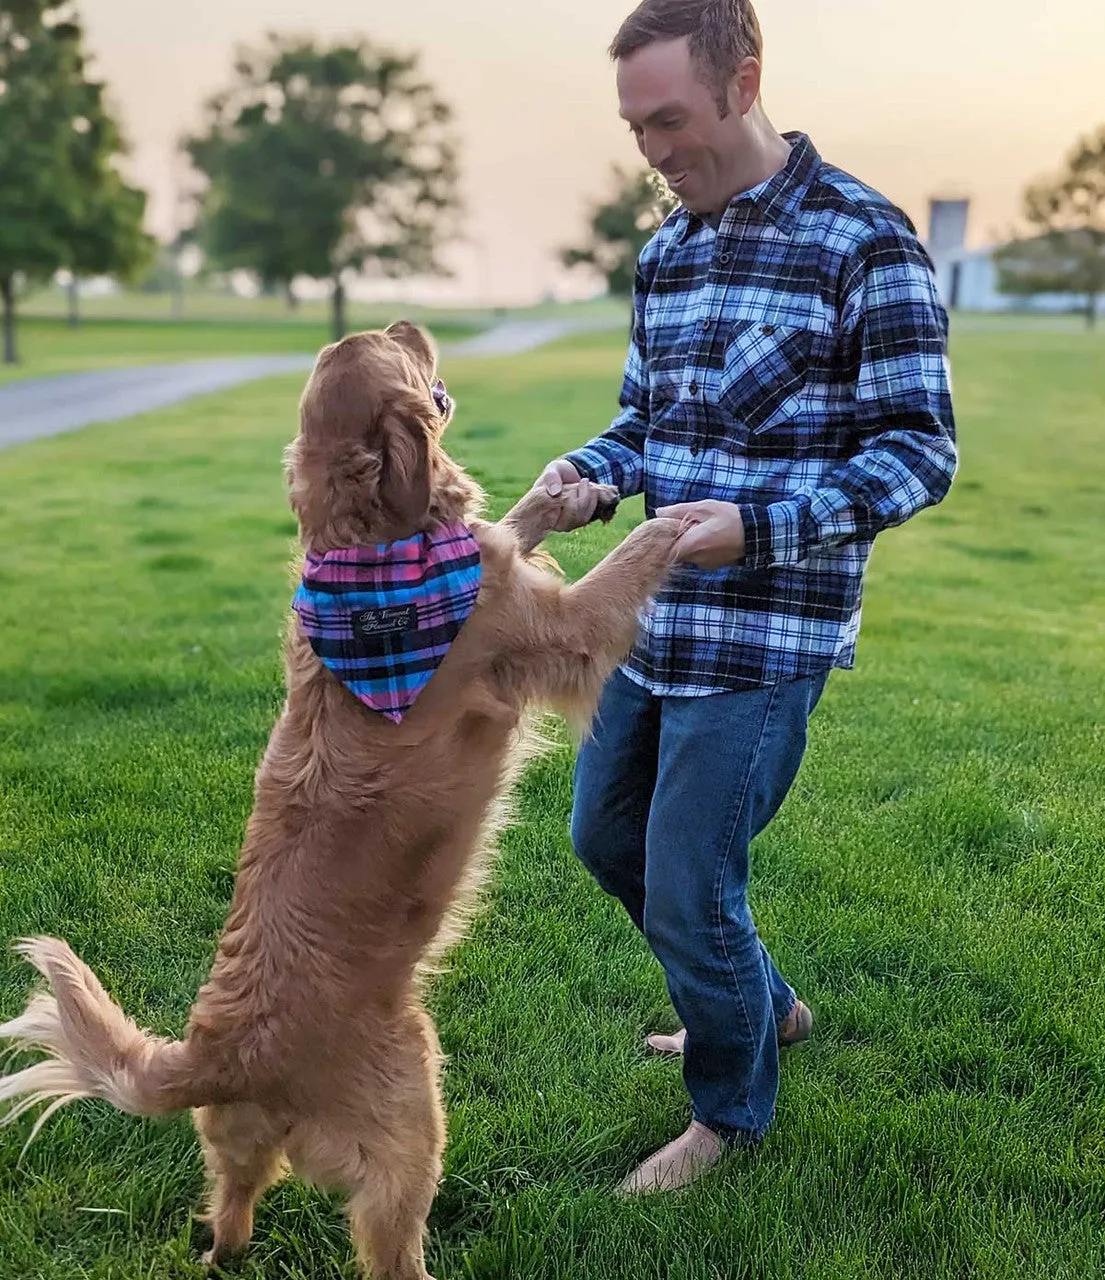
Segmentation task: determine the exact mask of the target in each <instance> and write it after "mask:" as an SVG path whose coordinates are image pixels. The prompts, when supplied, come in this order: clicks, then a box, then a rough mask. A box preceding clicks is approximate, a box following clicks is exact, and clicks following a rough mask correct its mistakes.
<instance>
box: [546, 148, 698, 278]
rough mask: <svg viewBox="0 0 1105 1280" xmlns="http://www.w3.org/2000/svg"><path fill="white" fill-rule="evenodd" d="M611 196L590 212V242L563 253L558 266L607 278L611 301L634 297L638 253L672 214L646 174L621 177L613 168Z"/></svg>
mask: <svg viewBox="0 0 1105 1280" xmlns="http://www.w3.org/2000/svg"><path fill="white" fill-rule="evenodd" d="M614 185H615V188H616V190H615V194H614V197H613V199H612V200H608V201H607V202H606V203H605V204H597V205H595V206H594V207H593V209H592V211H591V222H590V227H591V239H590V242H589V243H588V244H587V245H585V246H583V247H582V248H578V249H564V250H562V251H561V254H560V261H561V262H562V263H563V264H564V265H565V266H566V267H576V266H588V267H591V268H592V269H593V270H595V271H597V272H598V273H599V274H600V275H602V276H604V277H605V278H606V287H607V289H608V290H609V291H610V293H612V294H614V295H615V297H624V298H629V297H632V296H633V277H634V274H635V271H636V266H637V258H638V257H639V255H640V252H641V250H642V249H643V248H644V247H645V245H646V244H647V243H648V242H649V240H651V239H652V237H653V235H654V234H655V232H656V230H657V229H658V228H659V226H660V224H661V223H662V222H663V221H664V219H665V218H666V217H667V216H668V214H669V213H671V211H672V210H673V209H674V208H675V205H676V200H675V197H674V196H673V195H672V194H671V192H670V191H669V190H668V188H667V184H666V183H665V182H664V181H663V179H662V178H661V177H660V176H659V175H658V174H656V173H654V172H653V171H652V170H651V169H642V170H640V171H638V172H637V173H626V172H625V170H624V169H622V168H620V167H619V166H618V165H615V166H614Z"/></svg>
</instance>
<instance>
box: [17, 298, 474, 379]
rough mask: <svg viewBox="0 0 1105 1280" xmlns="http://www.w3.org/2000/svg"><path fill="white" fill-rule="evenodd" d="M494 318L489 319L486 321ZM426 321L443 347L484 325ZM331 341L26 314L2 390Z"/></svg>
mask: <svg viewBox="0 0 1105 1280" xmlns="http://www.w3.org/2000/svg"><path fill="white" fill-rule="evenodd" d="M403 314H404V313H403V309H402V308H401V307H397V308H396V309H395V310H394V312H390V313H386V314H385V313H380V314H375V313H374V314H372V315H364V316H355V317H352V318H351V323H353V324H361V325H370V324H371V325H374V326H375V325H380V324H385V323H388V322H389V321H390V320H392V319H396V318H398V317H399V316H401V315H403ZM489 322H490V318H489V317H488V318H487V323H489ZM427 323H428V324H429V326H430V328H431V329H432V331H433V333H434V334H435V336H436V337H437V338H438V340H439V341H440V342H451V341H455V340H458V339H461V338H466V337H469V336H471V335H472V334H475V333H478V332H479V331H480V330H481V329H482V328H485V327H486V323H484V322H481V321H480V320H479V319H478V318H476V317H474V316H473V317H468V316H460V317H450V316H447V315H438V316H433V317H431V318H430V319H429V320H428V321H427ZM329 341H330V328H329V324H328V323H327V322H326V320H325V319H323V318H322V317H321V316H318V317H316V318H315V319H312V320H294V319H292V320H282V321H277V320H275V319H271V318H270V319H257V318H253V319H241V318H239V319H234V318H228V319H215V320H178V321H174V320H163V321H158V322H156V323H155V322H152V321H148V320H145V321H144V320H124V319H111V318H107V319H87V320H84V321H82V322H81V324H80V325H79V326H78V327H77V328H75V329H72V328H70V327H69V325H68V323H67V322H66V321H65V320H60V319H44V318H29V317H24V318H22V319H20V321H19V327H18V330H17V342H18V351H19V363H18V364H15V365H5V364H0V386H2V385H3V384H4V383H6V382H14V381H16V380H18V379H22V378H32V377H41V376H45V375H48V374H57V373H77V372H81V371H83V370H85V369H112V368H127V367H131V366H133V365H139V364H151V363H156V362H159V361H163V360H164V361H177V360H202V359H208V358H211V357H218V356H242V355H258V354H265V355H268V354H279V353H283V352H297V353H298V352H307V353H312V352H315V351H317V350H318V349H319V348H320V347H322V346H324V345H325V344H326V343H327V342H329Z"/></svg>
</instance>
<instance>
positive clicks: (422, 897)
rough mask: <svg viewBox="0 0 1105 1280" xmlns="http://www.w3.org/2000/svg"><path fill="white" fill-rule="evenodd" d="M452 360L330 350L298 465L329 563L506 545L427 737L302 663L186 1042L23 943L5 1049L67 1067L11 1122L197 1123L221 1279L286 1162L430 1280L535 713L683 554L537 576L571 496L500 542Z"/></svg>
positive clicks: (603, 665)
mask: <svg viewBox="0 0 1105 1280" xmlns="http://www.w3.org/2000/svg"><path fill="white" fill-rule="evenodd" d="M434 363H435V356H434V351H433V348H432V346H431V344H430V342H429V340H428V338H427V337H426V336H425V335H424V334H423V333H422V332H421V331H420V330H418V329H416V328H415V327H413V326H410V325H395V326H392V328H391V329H389V330H387V331H385V332H379V333H366V334H358V335H355V336H353V337H350V338H347V339H345V340H344V341H342V342H340V343H337V344H335V345H333V346H331V347H328V348H326V349H325V350H324V351H323V352H322V353H321V355H320V356H319V359H318V361H317V363H316V366H315V369H314V372H313V373H312V376H311V378H310V381H309V383H308V385H307V388H306V390H305V392H304V394H303V398H302V403H301V412H300V430H299V433H298V435H297V437H296V439H295V441H294V443H293V444H292V445H291V446H290V447H289V450H288V456H287V470H288V478H289V486H290V493H291V502H292V506H293V508H294V509H295V511H296V514H297V516H298V518H299V524H300V532H301V538H302V542H303V544H304V546H305V547H306V548H308V549H311V550H314V551H318V552H323V551H326V550H329V549H331V548H335V547H345V546H352V545H358V544H366V543H379V542H386V541H389V540H393V539H397V538H403V537H409V536H411V535H412V534H413V533H414V532H417V531H419V530H428V529H430V528H432V527H433V526H434V525H435V524H436V523H437V522H439V521H450V520H463V521H466V522H467V523H468V524H469V525H470V527H471V528H472V529H473V531H474V532H475V535H476V537H477V539H478V541H479V544H480V551H481V561H482V568H483V576H482V582H481V586H480V592H479V598H478V601H477V604H476V607H475V609H474V611H473V613H472V615H471V617H470V618H469V620H468V622H467V623H466V624H465V626H464V628H463V629H462V631H461V633H460V635H459V637H458V639H457V640H456V642H455V643H454V645H453V647H452V648H451V650H450V652H449V654H448V656H447V657H446V658H445V660H444V662H443V663H442V665H441V667H440V668H439V670H438V671H437V673H436V674H435V675H434V677H433V679H432V680H431V681H430V683H429V685H428V686H427V687H426V689H425V690H424V691H423V693H422V694H421V696H420V697H419V699H418V701H417V702H416V704H415V705H414V707H413V708H412V709H411V711H410V712H409V713H408V714H407V715H406V717H405V718H404V719H403V721H402V723H399V724H395V723H392V722H390V721H388V720H386V719H384V718H383V717H381V716H379V715H377V714H375V713H373V712H371V711H369V710H367V709H366V708H365V707H364V706H362V704H361V703H360V702H359V701H358V700H357V699H356V698H355V697H353V695H352V694H350V693H349V692H348V690H346V689H345V687H344V686H343V685H342V684H340V683H339V682H338V681H337V680H336V679H335V678H334V677H333V676H332V675H331V673H330V672H329V671H328V670H327V669H326V668H325V667H324V666H323V665H322V664H321V663H320V662H319V660H318V659H317V658H316V657H315V655H314V653H313V651H312V650H311V648H310V645H309V644H308V643H307V641H306V640H305V638H304V637H303V635H302V634H301V632H300V630H299V627H298V623H297V622H295V621H293V622H291V623H290V624H289V627H288V634H287V641H286V655H285V656H286V675H287V702H286V703H285V706H284V709H283V712H282V714H281V716H280V719H279V721H278V722H277V724H276V726H275V728H274V730H273V733H272V736H271V739H270V741H269V744H268V748H267V750H266V751H265V754H264V758H263V760H262V762H261V765H260V768H259V770H258V772H257V777H256V789H255V791H256V794H255V806H254V809H253V813H252V815H251V817H250V819H249V823H248V827H247V830H246V836H245V843H244V847H243V849H242V853H241V858H240V862H239V867H238V875H237V880H236V883H235V887H234V895H233V901H232V903H231V907H230V913H229V917H228V919H227V922H226V926H225V929H224V932H223V935H222V938H221V941H220V943H219V947H218V953H217V955H216V957H215V961H214V966H213V968H212V971H211V975H210V977H209V979H208V981H207V983H206V984H205V985H204V986H203V988H202V989H201V990H200V992H199V995H198V996H197V998H196V1002H195V1004H194V1006H193V1009H192V1012H191V1016H190V1018H189V1022H188V1027H187V1031H186V1033H185V1036H184V1039H183V1040H180V1041H176V1042H168V1041H163V1040H158V1039H156V1038H154V1037H152V1036H150V1035H149V1034H148V1033H146V1032H144V1031H142V1030H140V1029H139V1028H137V1027H136V1026H135V1025H134V1023H132V1022H131V1021H130V1020H129V1019H127V1018H126V1017H125V1015H124V1014H123V1013H122V1012H121V1011H120V1010H119V1008H118V1007H117V1006H116V1005H115V1004H113V1003H112V1001H111V1000H110V998H109V997H108V996H107V994H106V993H105V992H104V990H103V988H102V987H101V986H100V983H99V982H98V981H97V979H96V977H95V976H94V975H93V973H92V972H91V970H89V969H88V968H87V967H86V966H85V965H84V964H83V963H82V962H81V961H80V960H79V959H78V958H77V957H76V956H75V955H74V954H73V952H72V951H71V950H70V949H69V947H68V946H67V945H66V944H65V943H64V942H60V941H58V940H56V939H50V938H39V939H34V940H31V941H29V942H26V943H24V944H22V950H23V951H24V953H25V954H26V956H27V957H28V958H29V959H30V961H31V962H32V963H33V964H34V965H36V966H37V967H38V968H39V969H40V970H41V971H42V972H43V973H44V974H45V975H46V977H47V979H48V981H49V984H50V987H51V989H52V994H50V995H47V994H39V995H36V996H34V997H33V998H32V1000H31V1002H30V1004H29V1005H28V1007H27V1010H26V1011H25V1013H24V1014H23V1015H21V1016H20V1017H18V1018H16V1019H15V1020H14V1021H12V1022H9V1023H8V1024H7V1025H6V1026H4V1027H2V1028H0V1034H2V1035H4V1036H6V1037H8V1038H10V1039H13V1040H16V1041H19V1042H21V1043H23V1044H27V1045H32V1046H36V1047H40V1048H45V1049H47V1050H48V1051H50V1053H51V1055H52V1056H51V1057H50V1058H49V1059H47V1060H46V1061H44V1062H40V1063H38V1064H37V1065H35V1066H31V1067H29V1068H27V1069H26V1070H25V1071H22V1072H20V1073H18V1074H16V1075H13V1076H9V1077H7V1078H5V1079H4V1080H2V1081H0V1098H5V1097H6V1098H20V1099H21V1102H20V1103H19V1105H18V1106H17V1107H16V1108H15V1111H16V1112H19V1111H21V1110H23V1109H25V1108H26V1107H27V1106H28V1105H33V1103H34V1102H36V1101H41V1100H47V1099H53V1100H54V1101H53V1105H61V1104H63V1103H64V1102H67V1101H70V1100H72V1099H74V1098H79V1097H89V1096H94V1097H100V1098H105V1099H107V1100H108V1101H109V1102H112V1103H114V1104H115V1105H116V1106H117V1107H120V1108H122V1109H123V1110H126V1111H129V1112H132V1113H135V1114H139V1115H164V1114H167V1113H169V1112H173V1111H176V1110H180V1109H183V1108H186V1107H191V1108H194V1109H195V1111H194V1114H195V1121H196V1126H197V1128H198V1130H199V1133H200V1136H201V1139H202V1142H203V1145H204V1149H205V1152H206V1157H207V1163H208V1167H209V1171H210V1175H211V1205H210V1221H211V1224H212V1227H213V1230H214V1248H213V1250H212V1252H211V1255H210V1257H211V1259H213V1260H219V1259H222V1258H225V1257H227V1256H228V1255H230V1254H233V1253H234V1252H236V1251H238V1250H240V1249H242V1248H244V1247H245V1245H246V1244H247V1242H248V1240H249V1237H250V1234H251V1231H252V1223H253V1208H254V1205H255V1203H256V1201H257V1199H258V1197H259V1196H260V1194H261V1193H262V1192H263V1191H264V1189H265V1187H266V1186H268V1185H269V1184H271V1183H272V1182H273V1181H274V1180H275V1179H276V1178H277V1177H278V1176H279V1175H280V1172H281V1171H282V1169H283V1168H284V1167H285V1166H286V1164H290V1165H291V1167H292V1168H293V1169H294V1170H295V1171H296V1172H297V1173H299V1174H301V1175H302V1176H303V1177H305V1178H308V1179H310V1180H312V1181H314V1182H317V1183H320V1184H323V1185H326V1186H330V1187H335V1188H340V1189H343V1190H344V1191H346V1192H347V1193H348V1196H349V1206H348V1207H349V1216H350V1220H351V1225H352V1232H353V1237H354V1241H355V1244H356V1247H357V1251H358V1255H359V1257H360V1258H361V1260H362V1262H363V1263H364V1265H365V1266H366V1267H367V1268H370V1269H371V1270H372V1273H373V1274H374V1275H375V1276H377V1277H378V1278H379V1280H425V1276H426V1272H425V1267H424V1263H423V1253H422V1236H423V1231H424V1226H425V1222H426V1217H427V1214H428V1212H429V1209H430V1204H431V1201H432V1198H433V1196H434V1192H435V1187H436V1184H437V1182H438V1179H439V1176H440V1171H441V1156H442V1150H443V1146H444V1141H445V1125H444V1115H443V1110H442V1105H441V1100H440V1093H439V1076H440V1065H441V1055H440V1050H439V1047H438V1041H437V1036H436V1033H435V1030H434V1027H433V1024H432V1022H431V1021H430V1018H429V1017H428V1016H427V1014H426V1012H425V1011H424V1009H423V1007H422V1003H421V999H420V984H419V972H420V967H421V966H423V965H425V963H426V961H427V960H428V959H429V958H431V957H432V956H433V955H434V954H435V953H436V952H438V951H439V950H440V949H442V948H443V946H445V945H446V944H447V943H448V942H449V941H450V940H451V937H452V936H453V933H454V932H455V931H454V930H453V929H452V928H451V926H450V924H449V920H450V915H451V913H453V912H454V911H455V909H456V907H457V904H458V902H460V901H461V900H463V898H464V896H465V886H466V885H470V884H471V882H472V880H473V878H474V877H475V876H476V875H477V874H478V868H479V864H480V861H481V857H482V851H483V850H484V849H486V847H487V845H488V842H489V836H490V834H491V829H492V827H493V826H494V823H495V820H496V805H497V803H498V802H499V801H500V799H501V797H502V796H503V794H504V792H505V790H506V788H507V785H508V783H509V781H510V779H511V777H512V776H513V774H514V773H515V771H516V770H517V767H518V764H519V760H520V757H521V752H520V743H521V740H522V736H523V723H524V715H525V713H526V710H527V708H528V707H530V706H532V705H533V704H539V703H548V704H551V705H553V706H555V707H558V708H560V709H561V710H563V711H565V712H566V713H568V714H569V715H571V716H573V717H574V718H575V719H576V720H577V721H579V720H581V719H582V720H586V719H587V718H588V717H589V716H590V715H591V713H592V711H593V708H594V705H595V702H596V700H597V697H598V693H599V690H600V687H601V685H602V682H603V680H604V679H605V677H606V676H607V675H608V674H609V672H610V671H611V670H612V668H613V667H614V665H615V664H616V663H617V662H618V661H619V660H620V659H621V658H622V657H623V656H624V654H625V652H626V651H627V650H628V648H629V646H630V644H631V643H632V640H633V637H634V633H635V630H636V624H637V616H638V612H639V610H640V609H641V607H642V606H643V605H645V603H646V601H647V599H648V597H649V595H650V594H651V593H652V592H653V591H654V590H655V589H656V587H657V586H658V585H659V584H660V582H661V580H662V578H663V576H664V574H665V571H666V569H667V566H668V565H669V563H670V561H671V558H672V549H673V545H674V542H675V540H676V537H677V535H678V527H677V525H676V524H675V522H673V521H669V520H655V521H650V522H648V523H646V524H644V525H642V526H640V527H639V528H638V529H636V530H635V531H634V532H633V533H632V534H631V535H630V536H629V537H628V538H627V539H626V540H625V541H624V542H623V543H622V544H621V545H620V546H619V547H618V548H617V549H616V550H615V551H613V552H612V553H611V554H610V555H609V556H608V557H607V558H606V559H605V560H604V561H602V563H601V564H599V565H598V566H597V567H596V568H595V569H594V570H592V571H591V573H589V574H588V575H587V576H586V577H585V578H583V579H582V580H581V581H580V582H579V583H577V584H576V585H574V586H565V585H564V584H563V583H562V582H561V581H560V580H559V579H558V578H556V577H554V576H553V575H551V574H549V573H547V572H544V571H543V570H542V569H540V568H538V567H536V566H535V565H533V564H532V563H530V562H529V561H528V560H527V555H528V553H529V552H530V551H532V550H533V548H535V547H536V546H537V544H538V543H539V542H540V540H541V538H542V537H543V536H544V534H545V533H546V532H547V531H549V530H550V529H551V528H553V527H554V525H555V523H556V521H557V517H558V515H559V513H560V509H561V503H562V502H563V501H564V500H565V499H564V498H563V497H557V498H553V497H550V496H549V495H548V494H547V493H546V492H545V491H544V490H543V489H535V490H533V491H531V492H530V493H529V494H528V495H527V496H526V497H525V498H523V499H522V501H521V502H520V503H519V504H518V506H516V507H515V508H514V510H513V511H512V512H510V514H509V515H508V516H506V517H505V518H504V519H503V520H501V521H500V522H498V523H497V524H490V523H486V522H483V521H481V520H479V519H478V518H477V512H478V509H479V507H480V505H481V503H482V500H483V495H482V493H481V492H480V490H479V488H478V487H477V485H476V484H475V483H474V482H473V481H472V480H471V479H470V478H469V477H468V476H466V475H465V474H464V472H463V471H462V470H461V469H460V468H459V467H458V466H457V465H456V464H455V463H453V462H452V461H451V460H450V459H449V457H448V456H447V455H446V453H445V452H444V450H443V449H442V448H441V445H440V434H441V430H442V428H443V426H444V422H443V420H442V418H441V416H440V413H439V412H438V410H437V408H436V407H435V405H434V402H433V399H432V397H431V394H430V391H429V385H430V382H431V380H432V378H433V376H434Z"/></svg>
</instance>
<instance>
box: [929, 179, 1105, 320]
mask: <svg viewBox="0 0 1105 1280" xmlns="http://www.w3.org/2000/svg"><path fill="white" fill-rule="evenodd" d="M969 214H970V201H969V200H930V201H929V231H928V239H927V241H926V244H925V247H926V248H927V249H928V251H929V256H930V257H931V258H932V262H933V265H934V266H935V268H936V283H937V286H938V287H939V289H940V296H941V298H942V299H943V301H944V306H945V307H947V309H948V310H949V311H956V310H958V311H1020V312H1051V313H1054V312H1072V311H1077V312H1080V313H1082V314H1084V313H1085V306H1086V304H1085V299H1083V298H1081V297H1079V296H1078V295H1077V294H1072V293H1038V294H1036V295H1035V296H1033V297H1021V296H1018V295H1017V294H1006V293H999V292H998V269H997V266H996V265H995V263H994V257H993V255H994V249H995V248H996V247H997V246H991V247H990V248H988V249H968V248H967V219H968V216H969ZM1098 311H1099V313H1100V314H1105V298H1099V299H1098Z"/></svg>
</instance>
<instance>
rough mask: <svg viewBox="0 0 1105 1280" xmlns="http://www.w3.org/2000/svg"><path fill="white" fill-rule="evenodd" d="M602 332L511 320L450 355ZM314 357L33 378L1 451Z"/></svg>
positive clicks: (11, 416)
mask: <svg viewBox="0 0 1105 1280" xmlns="http://www.w3.org/2000/svg"><path fill="white" fill-rule="evenodd" d="M593 327H596V326H594V325H593V324H586V323H583V324H581V323H580V322H577V321H571V320H511V321H506V322H504V323H503V324H501V325H497V326H496V327H495V328H493V329H489V330H487V332H486V333H481V334H477V335H476V337H474V338H468V339H466V340H465V341H464V342H459V343H455V344H452V345H451V346H450V347H449V348H448V349H447V354H448V355H450V356H495V355H515V354H517V353H518V352H520V351H529V350H532V349H533V348H534V347H540V346H543V345H544V344H545V343H546V342H553V341H555V340H556V339H557V338H562V337H565V336H566V335H567V334H570V333H576V332H580V331H581V330H584V329H588V328H593ZM313 363H314V357H313V356H310V355H286V356H227V357H224V358H221V359H213V360H188V361H181V362H174V363H172V364H147V365H141V366H139V367H138V368H130V369H93V370H89V371H88V372H87V373H62V374H56V375H54V376H53V377H46V378H28V379H27V380H26V381H23V382H13V383H11V384H10V385H8V386H4V387H0V448H3V447H4V446H5V445H11V444H18V443H20V442H21V441H24V440H35V439H37V438H38V437H39V436H52V435H57V434H58V433H59V432H62V431H75V430H77V428H79V427H87V426H91V425H92V424H93V423H95V422H115V421H116V420H117V419H119V418H128V417H130V416H131V415H132V414H136V413H146V412H148V411H149V410H150V409H161V408H163V407H164V406H165V405H169V404H177V403H178V402H179V401H181V400H187V399H189V398H190V397H192V396H198V395H204V394H206V393H207V392H210V391H221V390H223V389H224V388H226V387H235V386H238V385H239V384H240V383H243V382H252V381H254V380H255V379H257V378H266V377H269V376H270V375H272V374H275V373H300V372H303V373H305V372H306V371H307V370H308V369H310V367H311V365H312V364H313Z"/></svg>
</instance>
